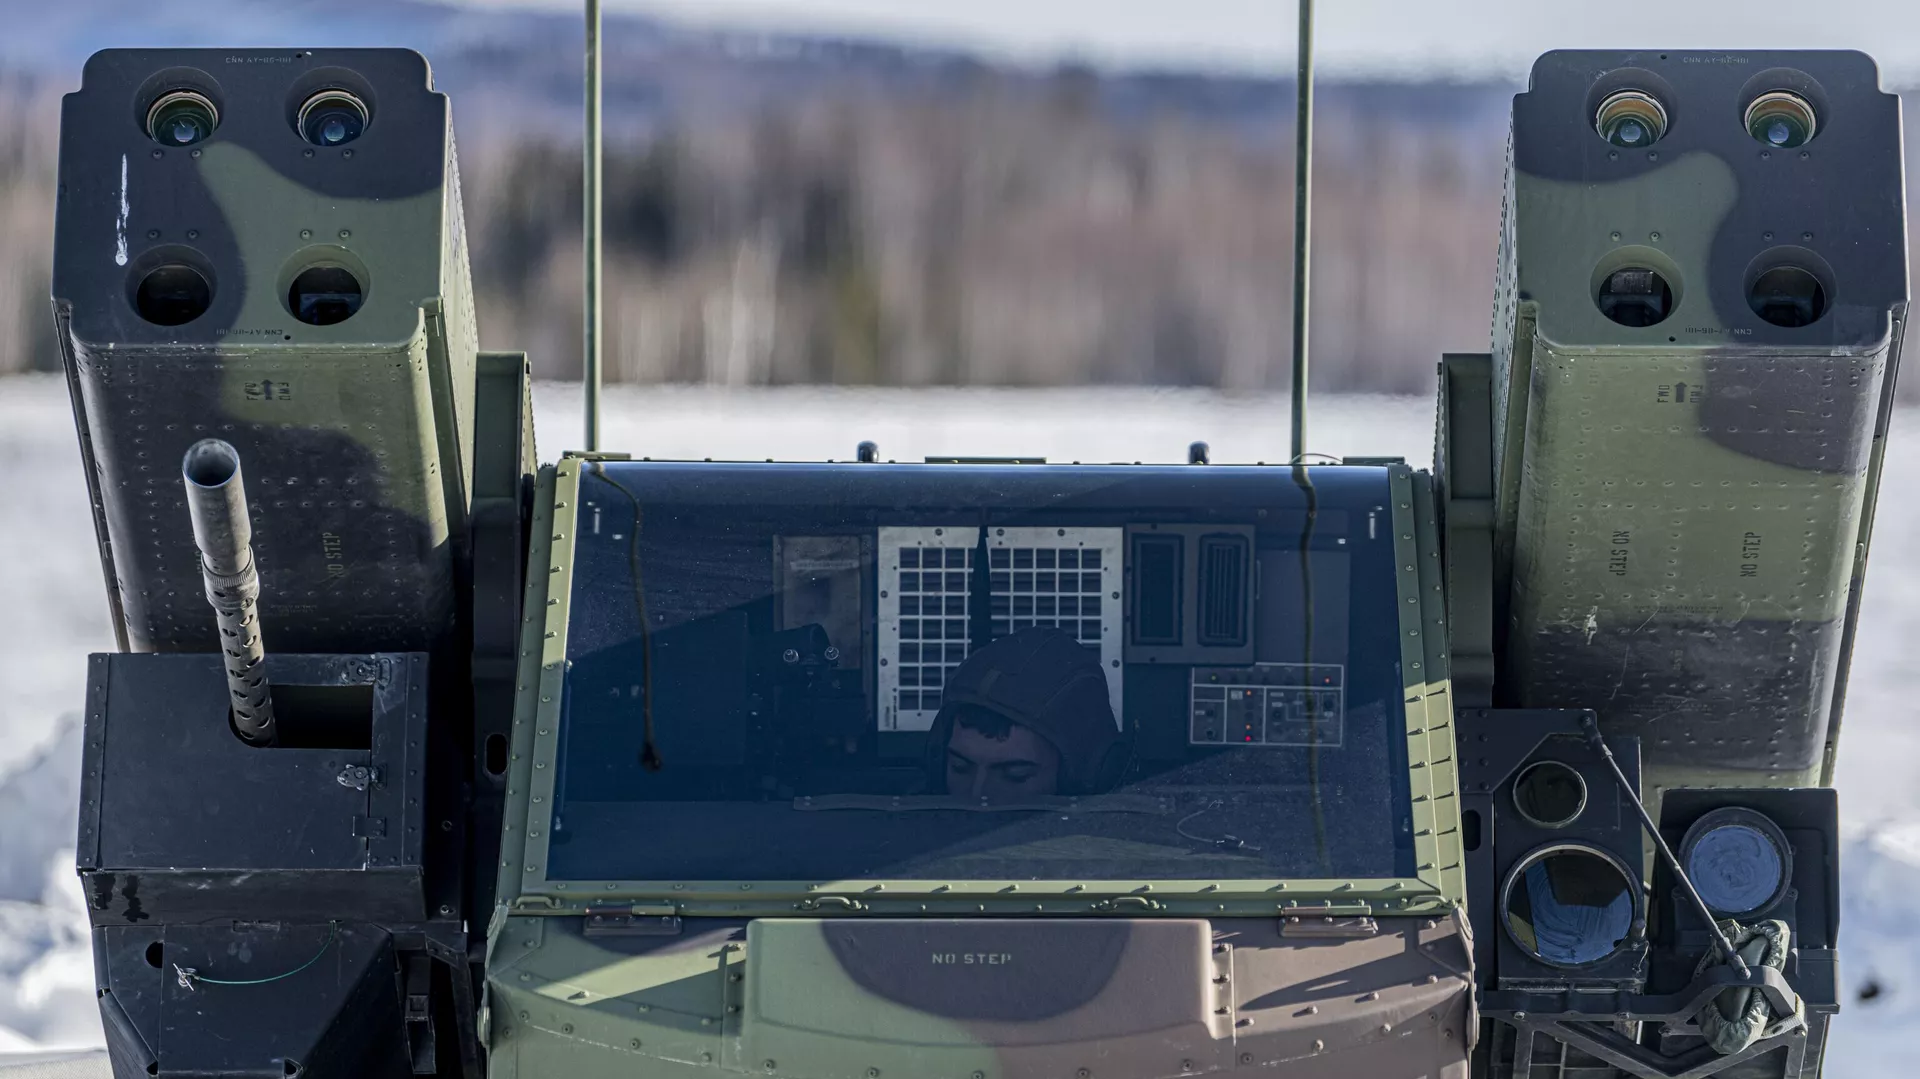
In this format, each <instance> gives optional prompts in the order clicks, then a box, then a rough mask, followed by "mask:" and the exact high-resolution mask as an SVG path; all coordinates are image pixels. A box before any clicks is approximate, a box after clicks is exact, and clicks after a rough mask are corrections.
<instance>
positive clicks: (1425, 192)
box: [0, 56, 1512, 393]
mask: <svg viewBox="0 0 1920 1079" xmlns="http://www.w3.org/2000/svg"><path fill="white" fill-rule="evenodd" d="M520 62H521V63H522V64H524V63H526V62H527V61H525V60H524V59H522V60H521V61H520ZM466 63H467V66H468V67H469V68H471V69H473V70H475V71H478V72H481V73H483V74H487V75H492V76H495V77H494V78H491V79H487V80H474V81H475V82H476V85H475V86H473V87H471V88H467V89H463V88H461V87H459V86H453V85H451V84H452V83H453V82H455V81H458V79H457V75H456V77H454V78H443V79H442V80H441V81H442V83H443V85H446V86H448V88H449V92H450V93H451V94H452V95H453V96H454V114H455V117H456V126H457V127H458V130H459V135H460V149H461V154H462V178H463V190H464V196H465V199H466V218H467V227H468V230H469V234H470V236H469V239H470V249H471V252H472V257H473V260H474V262H473V273H474V281H475V291H476V296H477V299H478V303H479V310H480V324H481V335H482V340H483V342H484V344H485V345H486V347H489V348H514V349H524V350H526V351H527V352H528V353H530V354H531V356H532V358H533V363H534V368H535V371H536V372H537V373H538V375H539V376H540V377H543V378H569V377H577V375H578V373H579V369H580V361H579V356H580V286H581V279H582V272H581V252H580V241H579V230H580V217H581V204H580V197H581V194H580V163H581V153H580V145H579V142H578V137H577V134H576V132H577V117H576V116H575V115H574V114H573V112H572V111H570V108H571V107H570V106H568V105H567V104H566V102H567V99H568V89H569V88H568V86H567V85H566V79H565V78H564V73H562V74H559V75H556V74H555V73H554V72H552V71H547V72H546V74H545V75H543V76H541V79H543V80H544V82H542V87H543V89H542V90H541V92H540V94H530V93H529V91H527V90H526V88H525V84H526V83H527V82H528V81H529V80H532V79H533V75H534V73H532V72H524V71H520V70H519V69H510V68H508V67H507V66H505V64H506V62H505V61H504V60H500V59H499V58H495V57H490V56H488V57H479V58H467V60H466ZM454 70H455V71H456V73H457V72H458V70H460V69H458V68H455V69H454ZM540 70H545V69H540ZM503 71H509V72H511V74H512V77H510V78H508V77H502V76H501V73H502V72H503ZM636 71H639V72H640V73H638V74H636ZM523 75H524V76H526V77H525V78H522V77H521V76H523ZM508 83H511V85H508ZM573 87H574V90H573V92H574V93H575V94H576V95H577V83H574V84H573ZM63 88H64V87H55V86H53V85H52V84H51V83H50V82H49V81H48V80H47V79H45V78H44V77H41V78H31V77H27V76H25V75H22V74H19V73H12V74H8V73H4V72H0V250H4V252H5V253H6V258H5V259H0V372H3V371H6V370H24V369H56V368H57V367H58V365H59V354H58V349H57V346H56V344H55V342H54V339H53V333H52V325H51V317H50V315H49V305H48V301H47V279H48V268H49V262H50V247H51V228H52V226H51V219H52V213H51V210H52V207H53V204H54V197H53V195H54V192H53V188H54V183H55V180H54V171H55V170H54V150H55V140H56V135H57V127H58V105H59V90H60V89H63ZM1511 92H1512V88H1510V87H1502V86H1495V85H1454V84H1427V85H1422V84H1384V83H1383V84H1352V83H1331V84H1329V85H1327V86H1325V87H1324V88H1323V89H1322V91H1321V92H1320V94H1319V95H1318V96H1319V105H1320V111H1319V113H1318V123H1317V127H1316V147H1315V161H1314V164H1315V168H1314V175H1315V184H1316V189H1315V203H1314V221H1313V224H1314V233H1313V240H1314V259H1315V261H1314V281H1313V289H1312V304H1313V319H1314V320H1313V338H1312V349H1313V360H1314V385H1315V387H1316V388H1320V389H1327V390H1355V391H1387V392H1421V393H1424V392H1430V391H1431V389H1432V385H1433V374H1432V372H1433V367H1434V362H1435V360H1436V358H1437V357H1438V355H1439V354H1440V353H1441V352H1443V351H1459V350H1479V349H1484V348H1485V347H1486V346H1487V336H1488V326H1489V322H1490V316H1491V306H1492V304H1491V300H1492V294H1491V290H1492V281H1493V270H1494V257H1495V238H1496V230H1497V228H1498V223H1499V214H1500V199H1501V182H1502V169H1503V164H1504V153H1505V140H1506V114H1507V109H1508V107H1509V102H1510V100H1511V98H1510V95H1511ZM572 101H573V102H574V103H575V105H577V101H578V98H577V96H575V97H573V98H572ZM1292 109H1293V93H1292V87H1291V86H1290V85H1289V84H1287V83H1284V82H1273V81H1260V80H1250V79H1232V80H1229V79H1210V78H1206V77H1202V76H1193V77H1179V76H1166V75H1117V76H1116V75H1099V74H1095V73H1093V72H1089V71H1086V70H1080V69H1073V68H1062V69H1056V70H1047V71H1031V70H1018V69H1003V68H994V67H989V66H987V65H983V64H978V63H966V64H958V65H947V66H946V67H943V68H941V69H940V70H939V71H937V72H935V73H934V74H931V75H929V74H928V73H927V72H925V71H906V72H902V71H899V70H895V69H894V68H893V67H889V66H888V65H887V64H884V63H866V64H864V65H862V64H835V65H821V64H815V65H811V66H803V67H798V68H796V67H794V66H792V65H788V66H784V67H783V66H781V65H780V64H778V63H775V62H772V61H761V60H756V59H754V58H745V59H742V58H739V57H729V58H725V59H723V60H712V61H708V60H701V61H699V62H698V63H695V62H691V61H687V60H686V59H685V58H681V59H680V60H679V61H677V62H675V63H663V64H660V65H657V66H654V67H647V66H646V65H640V64H633V65H628V67H627V68H626V70H625V71H624V72H623V73H621V74H618V75H616V76H615V77H613V78H611V79H610V82H609V97H608V115H609V122H610V123H611V124H614V125H615V126H613V127H611V128H610V132H611V133H612V134H611V138H610V141H609V145H608V149H607V157H606V162H605V190H606V206H605V214H606V218H605V219H606V247H605V250H606V271H605V287H606V294H605V295H606V311H605V326H606V334H607V339H606V349H607V353H606V358H607V370H608V374H609V377H611V378H613V379H616V380H624V381H644V382H655V381H681V382H710V383H720V384H732V385H751V384H764V383H806V382H830V383H855V384H885V385H943V384H999V385H1070V384H1083V383H1143V384H1168V385H1199V386H1213V387H1220V388H1226V389H1235V390H1254V389H1262V388H1271V387H1281V386H1284V385H1285V384H1286V381H1287V357H1288V352H1289V341H1290V326H1291V318H1292V312H1291V310H1290V300H1291V293H1292V282H1291V266H1292V256H1291V245H1292V242H1293V226H1292V220H1291V218H1292V184H1293V131H1292Z"/></svg>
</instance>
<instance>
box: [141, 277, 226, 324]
mask: <svg viewBox="0 0 1920 1079" xmlns="http://www.w3.org/2000/svg"><path fill="white" fill-rule="evenodd" d="M212 303H213V286H212V285H211V284H209V283H208V282H207V278H206V275H205V274H202V273H201V272H200V271H199V270H197V269H195V268H194V267H192V266H189V265H187V264H186V263H184V262H163V263H161V264H159V265H157V266H155V267H153V268H152V269H150V270H148V271H147V272H146V273H144V274H142V275H141V277H140V281H139V284H137V285H135V286H134V290H133V309H134V310H135V311H137V312H138V313H139V315H140V317H141V318H143V319H146V320H147V321H148V322H151V323H153V324H154V325H156V326H184V325H186V324H187V323H189V322H192V321H193V320H194V319H197V318H199V317H200V316H201V315H204V314H206V312H207V308H208V307H209V306H211V305H212Z"/></svg>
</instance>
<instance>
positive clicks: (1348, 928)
mask: <svg viewBox="0 0 1920 1079" xmlns="http://www.w3.org/2000/svg"><path fill="white" fill-rule="evenodd" d="M1379 932H1380V923H1379V922H1376V921H1374V920H1373V919H1372V918H1368V917H1364V916H1363V917H1358V918H1336V917H1332V916H1330V915H1328V916H1318V915H1312V914H1289V915H1287V916H1286V917H1284V918H1282V919H1280V935H1281V936H1283V937H1294V938H1296V939H1306V940H1313V939H1326V938H1330V937H1332V938H1346V937H1371V936H1377V935H1378V934H1379Z"/></svg>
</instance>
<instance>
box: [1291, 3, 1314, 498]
mask: <svg viewBox="0 0 1920 1079" xmlns="http://www.w3.org/2000/svg"><path fill="white" fill-rule="evenodd" d="M1299 57H1300V60H1299V70H1298V71H1297V73H1296V75H1295V80H1294V87H1295V90H1296V97H1297V99H1298V100H1297V103H1296V109H1295V115H1294V120H1293V137H1294V149H1293V389H1292V396H1293V402H1292V403H1293V460H1294V461H1300V460H1301V459H1303V458H1304V457H1305V456H1306V452H1307V262H1308V258H1309V245H1308V239H1309V235H1308V234H1309V227H1308V226H1309V210H1310V209H1311V206H1312V203H1313V0H1300V41H1299Z"/></svg>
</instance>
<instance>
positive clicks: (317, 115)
mask: <svg viewBox="0 0 1920 1079" xmlns="http://www.w3.org/2000/svg"><path fill="white" fill-rule="evenodd" d="M368 116H369V114H368V112H367V103H366V102H364V101H362V100H360V98H359V97H358V96H357V95H355V94H352V93H350V92H348V91H346V90H338V89H335V90H322V91H320V92H319V93H317V94H314V95H313V96H312V97H309V98H307V100H306V102H305V103H304V104H302V105H301V106H300V112H299V115H298V117H297V118H296V119H295V120H294V126H296V127H298V128H299V129H300V137H301V138H303V139H305V140H307V141H308V142H310V143H312V144H314V145H315V146H344V145H346V144H347V143H349V142H352V141H353V140H355V139H357V138H359V137H360V133H361V132H362V131H364V130H366V127H367V120H368Z"/></svg>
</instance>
